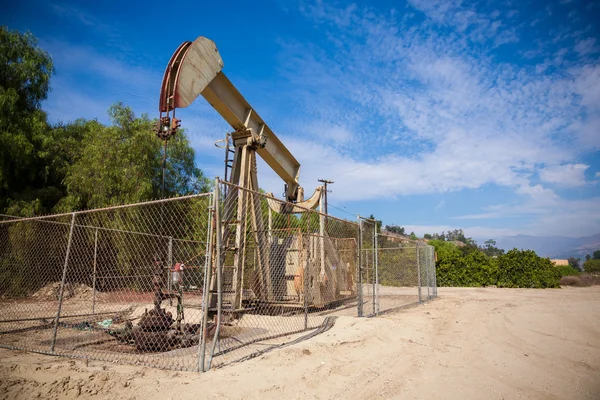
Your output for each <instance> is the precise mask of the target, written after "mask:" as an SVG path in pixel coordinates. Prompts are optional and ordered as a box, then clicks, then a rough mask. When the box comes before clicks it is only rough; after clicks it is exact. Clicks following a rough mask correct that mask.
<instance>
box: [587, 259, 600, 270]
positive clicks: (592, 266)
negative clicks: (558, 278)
mask: <svg viewBox="0 0 600 400" xmlns="http://www.w3.org/2000/svg"><path fill="white" fill-rule="evenodd" d="M583 270H584V271H585V272H588V273H592V272H600V260H596V259H593V258H590V259H589V260H587V261H586V262H584V263H583Z"/></svg>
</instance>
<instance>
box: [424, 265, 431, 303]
mask: <svg viewBox="0 0 600 400" xmlns="http://www.w3.org/2000/svg"><path fill="white" fill-rule="evenodd" d="M430 267H431V262H430V261H429V262H427V263H426V264H425V279H426V282H427V300H431V294H430V292H429V287H430V286H431V282H430V276H429V274H430V271H429V269H430Z"/></svg>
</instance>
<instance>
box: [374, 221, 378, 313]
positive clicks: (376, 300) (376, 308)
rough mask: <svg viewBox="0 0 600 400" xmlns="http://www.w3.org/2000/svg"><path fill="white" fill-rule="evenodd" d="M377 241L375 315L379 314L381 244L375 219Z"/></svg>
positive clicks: (375, 237) (375, 239)
mask: <svg viewBox="0 0 600 400" xmlns="http://www.w3.org/2000/svg"><path fill="white" fill-rule="evenodd" d="M373 236H374V241H375V291H374V292H375V295H374V298H375V312H374V313H375V315H377V314H379V257H378V254H377V253H378V252H379V246H378V243H377V242H378V233H377V221H375V232H374V234H373Z"/></svg>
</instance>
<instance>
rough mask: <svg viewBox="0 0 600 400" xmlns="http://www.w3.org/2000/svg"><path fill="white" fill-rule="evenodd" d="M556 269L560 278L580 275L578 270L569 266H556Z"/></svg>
mask: <svg viewBox="0 0 600 400" xmlns="http://www.w3.org/2000/svg"><path fill="white" fill-rule="evenodd" d="M556 269H557V270H559V271H560V276H573V275H579V274H580V272H579V270H578V269H575V268H573V267H572V266H570V265H560V266H557V267H556Z"/></svg>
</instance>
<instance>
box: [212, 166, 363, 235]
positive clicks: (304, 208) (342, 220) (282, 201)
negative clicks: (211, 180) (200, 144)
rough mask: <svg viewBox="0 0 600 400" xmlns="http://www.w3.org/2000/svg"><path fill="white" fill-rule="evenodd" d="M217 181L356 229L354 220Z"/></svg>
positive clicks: (220, 180) (356, 225)
mask: <svg viewBox="0 0 600 400" xmlns="http://www.w3.org/2000/svg"><path fill="white" fill-rule="evenodd" d="M217 179H219V178H217ZM219 183H221V184H223V185H226V186H229V187H233V188H236V189H240V190H244V191H246V192H248V193H253V194H257V195H259V196H261V197H263V198H265V199H270V200H274V201H277V202H279V203H283V204H289V205H291V206H294V208H300V209H302V210H304V211H306V212H308V213H314V214H316V215H322V216H323V217H325V218H328V219H333V220H337V221H339V222H343V223H345V224H350V225H352V226H355V227H356V229H358V224H357V223H356V221H348V220H347V219H343V218H338V217H334V216H333V215H330V214H325V213H322V212H320V211H317V210H311V209H310V208H307V207H303V206H299V205H297V204H294V203H290V202H287V201H284V200H281V199H278V198H277V197H270V196H267V195H266V194H264V193H260V192H257V191H256V190H252V189H247V188H244V187H241V186H239V185H236V184H234V183H231V182H227V181H224V180H222V179H219ZM291 214H299V213H291Z"/></svg>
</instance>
